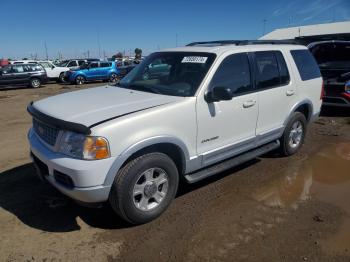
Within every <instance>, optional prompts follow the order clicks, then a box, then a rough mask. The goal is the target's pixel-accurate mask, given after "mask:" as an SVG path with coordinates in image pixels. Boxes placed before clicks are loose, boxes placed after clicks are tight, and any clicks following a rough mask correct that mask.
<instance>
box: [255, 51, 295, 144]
mask: <svg viewBox="0 0 350 262" xmlns="http://www.w3.org/2000/svg"><path fill="white" fill-rule="evenodd" d="M253 56H254V67H255V85H256V89H257V91H258V96H259V97H258V99H259V118H258V122H257V126H256V135H257V137H258V138H259V141H260V143H261V144H263V143H265V142H269V141H270V140H273V139H275V138H276V137H279V135H280V133H281V132H282V130H283V124H284V121H285V120H286V118H287V117H288V115H289V110H290V108H291V104H292V103H293V101H294V100H295V97H296V92H297V90H296V89H295V88H294V86H295V84H294V85H293V83H292V81H291V79H290V75H289V71H290V70H288V66H287V64H286V61H285V59H284V55H283V54H282V52H281V51H260V52H254V53H253Z"/></svg>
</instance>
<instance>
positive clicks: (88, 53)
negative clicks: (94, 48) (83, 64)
mask: <svg viewBox="0 0 350 262" xmlns="http://www.w3.org/2000/svg"><path fill="white" fill-rule="evenodd" d="M87 58H90V50H87Z"/></svg>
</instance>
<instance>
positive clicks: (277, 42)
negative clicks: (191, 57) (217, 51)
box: [186, 40, 298, 46]
mask: <svg viewBox="0 0 350 262" xmlns="http://www.w3.org/2000/svg"><path fill="white" fill-rule="evenodd" d="M297 44H298V42H296V41H294V40H218V41H205V42H193V43H190V44H188V45H186V46H201V45H202V46H221V45H297Z"/></svg>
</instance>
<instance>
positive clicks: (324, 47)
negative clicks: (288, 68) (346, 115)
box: [308, 40, 350, 108]
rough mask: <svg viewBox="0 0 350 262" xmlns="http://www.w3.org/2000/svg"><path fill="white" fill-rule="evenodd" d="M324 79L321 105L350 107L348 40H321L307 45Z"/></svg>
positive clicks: (349, 48)
mask: <svg viewBox="0 0 350 262" xmlns="http://www.w3.org/2000/svg"><path fill="white" fill-rule="evenodd" d="M308 48H309V50H310V52H311V53H312V54H313V55H314V57H315V59H316V61H317V63H318V65H319V67H320V70H321V74H322V77H323V79H324V98H323V105H325V106H337V107H347V108H350V90H349V87H347V85H346V82H347V81H349V80H350V41H338V40H332V41H322V42H314V43H311V44H309V45H308Z"/></svg>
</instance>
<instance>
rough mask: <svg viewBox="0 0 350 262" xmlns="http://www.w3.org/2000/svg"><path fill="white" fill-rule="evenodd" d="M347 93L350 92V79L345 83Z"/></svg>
mask: <svg viewBox="0 0 350 262" xmlns="http://www.w3.org/2000/svg"><path fill="white" fill-rule="evenodd" d="M344 90H345V92H346V93H350V81H348V82H346V83H345V88H344Z"/></svg>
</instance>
